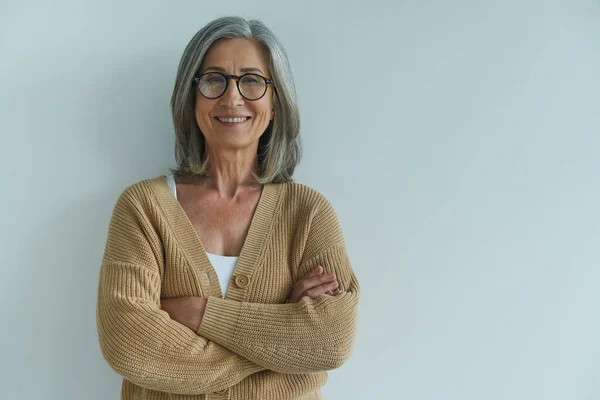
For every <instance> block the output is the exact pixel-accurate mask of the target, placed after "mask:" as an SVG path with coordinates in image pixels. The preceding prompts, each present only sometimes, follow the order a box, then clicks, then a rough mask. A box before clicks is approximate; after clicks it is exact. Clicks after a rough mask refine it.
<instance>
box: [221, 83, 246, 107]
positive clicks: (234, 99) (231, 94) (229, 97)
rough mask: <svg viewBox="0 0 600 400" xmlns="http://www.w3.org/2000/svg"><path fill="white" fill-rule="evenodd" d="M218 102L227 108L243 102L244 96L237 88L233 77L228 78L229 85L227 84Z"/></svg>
mask: <svg viewBox="0 0 600 400" xmlns="http://www.w3.org/2000/svg"><path fill="white" fill-rule="evenodd" d="M219 103H220V104H221V105H222V106H223V107H227V108H235V107H237V106H240V105H243V104H244V98H243V97H242V95H241V94H240V91H239V90H238V87H237V83H236V81H235V79H233V78H229V85H227V90H226V91H225V93H223V95H222V96H221V98H220V100H219Z"/></svg>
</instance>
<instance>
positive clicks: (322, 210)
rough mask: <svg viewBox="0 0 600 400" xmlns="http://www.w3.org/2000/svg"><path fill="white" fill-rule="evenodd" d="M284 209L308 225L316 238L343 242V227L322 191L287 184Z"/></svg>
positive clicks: (294, 183)
mask: <svg viewBox="0 0 600 400" xmlns="http://www.w3.org/2000/svg"><path fill="white" fill-rule="evenodd" d="M286 185H287V190H286V191H285V192H286V194H285V196H284V205H283V208H284V209H286V210H287V211H288V212H290V213H291V214H292V213H293V214H295V215H296V216H297V217H298V219H297V221H301V222H304V223H307V224H308V230H309V232H311V234H312V236H315V237H329V239H331V240H333V241H336V242H343V235H342V231H341V226H340V223H339V220H338V216H337V213H336V212H335V210H334V208H333V205H332V203H331V202H330V201H329V199H328V198H327V197H326V196H325V195H324V194H323V193H321V192H320V191H318V190H316V189H314V188H312V187H310V186H308V185H305V184H302V183H298V182H288V183H286Z"/></svg>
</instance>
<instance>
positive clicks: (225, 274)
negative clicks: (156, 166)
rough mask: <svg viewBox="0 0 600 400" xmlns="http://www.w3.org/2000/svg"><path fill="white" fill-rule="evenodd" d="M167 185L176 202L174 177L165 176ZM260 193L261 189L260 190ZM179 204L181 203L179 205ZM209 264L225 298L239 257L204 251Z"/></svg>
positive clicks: (171, 175)
mask: <svg viewBox="0 0 600 400" xmlns="http://www.w3.org/2000/svg"><path fill="white" fill-rule="evenodd" d="M166 178H167V183H168V185H169V187H170V188H171V192H173V197H175V199H176V200H177V183H176V182H175V176H174V175H173V174H169V175H167V176H166ZM261 191H262V189H261ZM180 204H181V203H180ZM205 253H206V255H207V256H208V259H209V261H210V264H211V265H212V267H213V268H214V270H215V273H216V275H217V278H218V280H219V286H220V287H221V291H222V292H223V297H225V296H227V290H228V287H229V284H230V282H231V277H232V276H233V272H234V270H235V265H236V264H237V261H238V259H239V258H240V257H239V256H223V255H220V254H213V253H209V252H208V251H205Z"/></svg>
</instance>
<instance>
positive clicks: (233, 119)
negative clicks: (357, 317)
mask: <svg viewBox="0 0 600 400" xmlns="http://www.w3.org/2000/svg"><path fill="white" fill-rule="evenodd" d="M217 119H218V120H219V121H221V122H244V121H245V120H247V119H248V117H243V118H221V117H217Z"/></svg>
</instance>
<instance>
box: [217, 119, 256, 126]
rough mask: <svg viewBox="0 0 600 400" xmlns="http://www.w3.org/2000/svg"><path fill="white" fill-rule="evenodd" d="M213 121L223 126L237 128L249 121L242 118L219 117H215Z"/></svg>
mask: <svg viewBox="0 0 600 400" xmlns="http://www.w3.org/2000/svg"><path fill="white" fill-rule="evenodd" d="M215 119H216V120H217V121H219V122H220V123H222V124H223V125H227V126H238V125H242V124H245V123H246V122H247V121H248V120H249V119H250V117H242V118H221V117H215Z"/></svg>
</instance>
